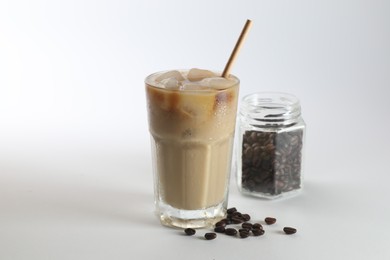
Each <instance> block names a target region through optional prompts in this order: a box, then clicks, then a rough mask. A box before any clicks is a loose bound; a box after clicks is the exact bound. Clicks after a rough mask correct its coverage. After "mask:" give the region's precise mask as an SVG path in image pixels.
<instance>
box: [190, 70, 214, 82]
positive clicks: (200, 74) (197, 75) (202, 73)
mask: <svg viewBox="0 0 390 260" xmlns="http://www.w3.org/2000/svg"><path fill="white" fill-rule="evenodd" d="M211 77H215V74H214V72H212V71H209V70H201V69H196V68H194V69H190V71H189V72H188V75H187V78H188V80H189V81H199V80H202V79H205V78H211Z"/></svg>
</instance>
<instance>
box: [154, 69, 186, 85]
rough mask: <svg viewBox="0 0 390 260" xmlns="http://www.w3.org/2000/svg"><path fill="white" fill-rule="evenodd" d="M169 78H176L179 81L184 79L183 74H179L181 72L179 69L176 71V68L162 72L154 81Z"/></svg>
mask: <svg viewBox="0 0 390 260" xmlns="http://www.w3.org/2000/svg"><path fill="white" fill-rule="evenodd" d="M169 78H173V79H176V80H177V81H179V82H181V81H183V80H184V77H183V75H181V73H180V72H179V71H177V70H170V71H167V72H164V73H162V74H161V75H160V76H158V77H157V78H156V82H161V81H163V80H164V79H169Z"/></svg>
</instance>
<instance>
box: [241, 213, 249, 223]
mask: <svg viewBox="0 0 390 260" xmlns="http://www.w3.org/2000/svg"><path fill="white" fill-rule="evenodd" d="M241 218H242V219H243V220H244V221H249V220H250V219H251V216H250V215H249V214H242V216H241Z"/></svg>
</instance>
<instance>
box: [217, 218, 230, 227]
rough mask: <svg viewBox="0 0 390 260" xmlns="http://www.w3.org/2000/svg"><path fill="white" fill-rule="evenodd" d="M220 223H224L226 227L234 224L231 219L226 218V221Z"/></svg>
mask: <svg viewBox="0 0 390 260" xmlns="http://www.w3.org/2000/svg"><path fill="white" fill-rule="evenodd" d="M219 222H224V223H225V224H226V225H230V224H232V220H231V219H230V218H224V219H222V220H221V221H219Z"/></svg>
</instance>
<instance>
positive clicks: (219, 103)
mask: <svg viewBox="0 0 390 260" xmlns="http://www.w3.org/2000/svg"><path fill="white" fill-rule="evenodd" d="M145 83H146V94H147V104H148V116H149V129H150V133H151V140H152V154H153V167H154V181H155V201H156V208H157V214H158V215H159V217H160V220H161V222H162V223H163V224H164V225H169V226H179V227H202V226H206V225H208V224H210V222H212V221H217V220H218V219H219V218H222V217H223V216H224V215H225V212H226V206H227V195H228V186H229V179H230V171H231V156H232V149H233V139H234V130H235V122H236V109H237V98H238V88H239V80H238V78H236V77H234V76H230V77H229V78H222V77H220V76H219V74H218V73H215V72H212V71H208V70H200V69H191V70H175V71H167V72H159V73H155V74H152V75H150V76H148V77H147V78H146V81H145Z"/></svg>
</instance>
